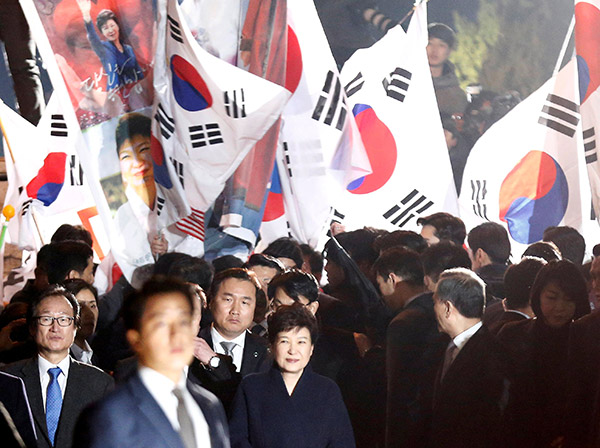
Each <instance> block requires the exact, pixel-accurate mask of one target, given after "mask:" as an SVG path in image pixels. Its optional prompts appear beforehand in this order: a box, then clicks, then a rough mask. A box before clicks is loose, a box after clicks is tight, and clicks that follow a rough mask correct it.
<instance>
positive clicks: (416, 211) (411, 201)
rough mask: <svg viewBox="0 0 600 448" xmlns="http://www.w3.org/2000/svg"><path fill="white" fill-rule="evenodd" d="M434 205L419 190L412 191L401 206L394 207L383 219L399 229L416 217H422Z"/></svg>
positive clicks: (402, 201) (401, 202)
mask: <svg viewBox="0 0 600 448" xmlns="http://www.w3.org/2000/svg"><path fill="white" fill-rule="evenodd" d="M432 205H433V201H429V200H427V198H426V197H425V196H424V195H422V194H420V193H419V191H418V190H413V191H411V192H410V193H409V194H408V195H406V197H405V198H404V199H402V200H401V201H400V204H396V205H394V206H393V207H392V208H390V209H389V210H388V211H387V212H385V213H384V214H383V217H384V218H385V219H387V220H390V221H391V223H392V224H394V225H397V226H398V227H404V226H405V225H406V224H407V223H408V221H410V220H411V219H412V218H414V217H415V216H416V215H420V214H421V213H423V212H424V211H425V210H427V209H428V208H429V207H431V206H432Z"/></svg>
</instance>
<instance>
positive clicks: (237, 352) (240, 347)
mask: <svg viewBox="0 0 600 448" xmlns="http://www.w3.org/2000/svg"><path fill="white" fill-rule="evenodd" d="M210 335H211V337H212V341H213V350H214V351H215V353H218V354H219V355H226V354H227V353H225V349H224V348H223V346H222V345H221V342H235V347H233V365H234V366H235V370H236V371H238V372H239V371H240V370H241V368H242V361H243V358H244V344H245V343H246V332H245V331H244V332H243V333H242V334H240V335H239V336H238V337H237V338H235V339H231V340H229V339H225V338H224V337H223V336H221V333H219V332H218V331H217V330H215V327H214V325H213V326H212V327H211V328H210Z"/></svg>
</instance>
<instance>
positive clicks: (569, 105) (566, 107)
mask: <svg viewBox="0 0 600 448" xmlns="http://www.w3.org/2000/svg"><path fill="white" fill-rule="evenodd" d="M538 123H539V124H543V125H544V126H547V127H549V128H550V129H553V130H555V131H556V132H560V133H561V134H564V135H566V136H568V137H573V136H574V135H575V131H576V130H577V124H578V123H579V105H578V104H576V103H574V102H573V101H570V100H568V99H566V98H562V97H560V96H557V95H553V94H549V95H548V97H547V98H546V104H544V107H543V108H542V114H541V115H540V118H539V120H538Z"/></svg>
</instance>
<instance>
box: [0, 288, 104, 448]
mask: <svg viewBox="0 0 600 448" xmlns="http://www.w3.org/2000/svg"><path fill="white" fill-rule="evenodd" d="M27 324H28V326H29V331H30V333H31V335H32V337H33V340H34V341H35V343H36V345H37V355H36V356H35V357H34V358H32V359H29V360H24V361H19V362H17V363H14V364H10V365H8V366H5V368H4V370H5V371H6V372H8V373H10V374H12V375H15V376H18V377H20V378H22V379H23V382H24V383H25V389H26V391H27V397H28V399H29V403H30V405H31V411H32V413H33V419H34V421H35V429H36V432H37V435H38V447H40V448H46V447H47V448H50V447H55V448H69V447H71V446H72V441H73V431H74V428H75V422H76V421H77V418H78V417H79V414H80V413H81V411H83V409H84V408H85V407H86V406H87V405H89V404H90V403H92V402H94V401H96V400H98V399H100V398H102V397H103V396H104V395H105V394H106V393H107V392H108V391H109V390H110V389H111V388H112V386H113V384H114V381H113V379H112V378H111V377H110V376H109V375H107V374H106V373H104V372H103V371H102V370H100V369H98V368H96V367H93V366H90V365H88V364H84V363H80V362H78V361H75V360H74V359H72V358H71V357H70V356H69V348H70V347H71V345H72V344H73V341H74V339H75V333H76V331H77V328H78V326H79V304H78V303H77V300H76V299H75V297H74V296H73V295H72V294H71V293H69V292H68V291H66V290H65V289H64V288H63V287H61V286H51V287H50V288H49V289H48V290H46V291H45V292H44V293H43V294H42V295H41V296H40V297H39V298H38V299H36V300H35V301H34V302H33V303H32V304H31V307H30V308H29V310H28V312H27Z"/></svg>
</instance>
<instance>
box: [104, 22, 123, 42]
mask: <svg viewBox="0 0 600 448" xmlns="http://www.w3.org/2000/svg"><path fill="white" fill-rule="evenodd" d="M100 31H102V35H103V36H104V37H106V40H108V41H109V42H114V41H117V40H119V25H117V22H115V21H114V20H113V19H108V20H107V21H106V23H105V24H104V25H102V29H101V30H100Z"/></svg>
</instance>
